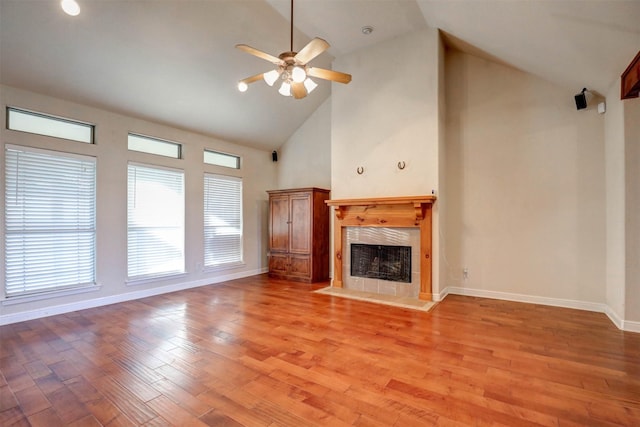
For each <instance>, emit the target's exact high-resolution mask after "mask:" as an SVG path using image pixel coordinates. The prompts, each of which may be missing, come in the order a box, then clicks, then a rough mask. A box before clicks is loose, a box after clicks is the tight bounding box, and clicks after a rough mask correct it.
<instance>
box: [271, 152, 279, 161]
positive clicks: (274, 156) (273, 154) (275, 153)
mask: <svg viewBox="0 0 640 427" xmlns="http://www.w3.org/2000/svg"><path fill="white" fill-rule="evenodd" d="M271 160H273V161H274V162H277V161H278V152H277V151H275V150H273V153H271Z"/></svg>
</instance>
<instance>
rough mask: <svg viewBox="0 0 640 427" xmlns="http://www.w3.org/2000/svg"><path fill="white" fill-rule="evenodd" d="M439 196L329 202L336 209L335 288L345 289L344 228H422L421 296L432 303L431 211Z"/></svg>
mask: <svg viewBox="0 0 640 427" xmlns="http://www.w3.org/2000/svg"><path fill="white" fill-rule="evenodd" d="M435 201H436V197H435V196H404V197H380V198H367V199H342V200H327V201H325V203H326V204H327V205H329V206H333V207H334V208H335V214H336V220H335V223H334V241H333V245H334V257H333V258H334V259H333V282H332V286H334V287H336V288H341V287H342V274H343V272H342V254H343V249H342V246H343V228H344V227H417V228H420V294H419V298H420V299H421V300H426V301H431V298H432V297H431V264H432V255H431V234H432V231H431V208H432V205H433V203H434V202H435Z"/></svg>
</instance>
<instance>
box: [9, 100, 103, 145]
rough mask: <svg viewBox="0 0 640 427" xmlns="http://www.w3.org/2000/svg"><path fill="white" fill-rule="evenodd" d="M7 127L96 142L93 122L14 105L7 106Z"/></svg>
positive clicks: (90, 142)
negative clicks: (28, 109) (65, 117)
mask: <svg viewBox="0 0 640 427" xmlns="http://www.w3.org/2000/svg"><path fill="white" fill-rule="evenodd" d="M7 129H9V130H16V131H20V132H28V133H34V134H37V135H44V136H51V137H54V138H62V139H69V140H72V141H78V142H84V143H87V144H93V143H94V129H95V126H93V125H91V124H88V123H83V122H79V121H76V120H71V119H64V118H62V117H55V116H51V115H49V114H44V113H36V112H34V111H27V110H21V109H18V108H14V107H7Z"/></svg>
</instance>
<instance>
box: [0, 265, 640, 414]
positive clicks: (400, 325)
mask: <svg viewBox="0 0 640 427" xmlns="http://www.w3.org/2000/svg"><path fill="white" fill-rule="evenodd" d="M326 285H327V284H326V283H321V284H317V285H313V286H311V285H306V284H299V283H293V282H287V281H280V280H271V279H268V278H267V277H266V276H256V277H251V278H247V279H241V280H235V281H231V282H227V283H224V284H219V285H213V286H207V287H202V288H197V289H193V290H187V291H181V292H176V293H172V294H167V295H162V296H156V297H151V298H146V299H142V300H137V301H131V302H126V303H121V304H115V305H111V306H106V307H100V308H95V309H89V310H84V311H79V312H74V313H70V314H66V315H59V316H53V317H48V318H44V319H39V320H33V321H28V322H23V323H18V324H13V325H8V326H4V327H2V328H0V333H1V340H2V346H1V349H0V373H1V375H0V399H1V400H0V402H1V404H0V425H2V426H13V425H16V426H20V425H25V426H26V425H32V426H58V425H72V426H94V425H95V426H99V425H105V426H122V425H148V426H157V425H186V426H197V425H211V426H240V425H245V426H311V425H330V426H340V425H359V426H424V425H443V426H444V425H446V426H475V425H477V426H489V425H491V426H539V425H542V426H621V425H622V426H639V425H640V334H634V333H628V332H622V331H619V330H618V329H616V327H615V326H614V325H613V324H612V323H611V322H610V321H609V320H608V319H607V318H606V316H605V315H603V314H600V313H591V312H585V311H578V310H570V309H563V308H554V307H545V306H539V305H530V304H520V303H513V302H505V301H497V300H489V299H479V298H471V297H461V296H449V297H447V298H446V299H445V300H444V301H443V302H441V303H439V304H438V305H437V306H436V307H435V308H434V309H433V310H432V311H431V312H430V313H424V312H419V311H412V310H408V309H402V308H395V307H389V306H383V305H377V304H372V303H367V302H361V301H355V300H349V299H342V298H337V297H331V296H327V295H320V294H316V293H313V292H311V291H312V289H317V288H320V287H323V286H326Z"/></svg>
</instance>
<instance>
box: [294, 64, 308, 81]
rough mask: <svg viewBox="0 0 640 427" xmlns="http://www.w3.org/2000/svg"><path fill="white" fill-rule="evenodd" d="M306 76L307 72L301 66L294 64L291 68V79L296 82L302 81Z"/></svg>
mask: <svg viewBox="0 0 640 427" xmlns="http://www.w3.org/2000/svg"><path fill="white" fill-rule="evenodd" d="M306 78H307V72H306V71H305V70H304V68H303V67H300V66H295V67H293V69H292V70H291V80H293V81H294V82H296V83H302V82H303V81H304V79H306Z"/></svg>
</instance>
